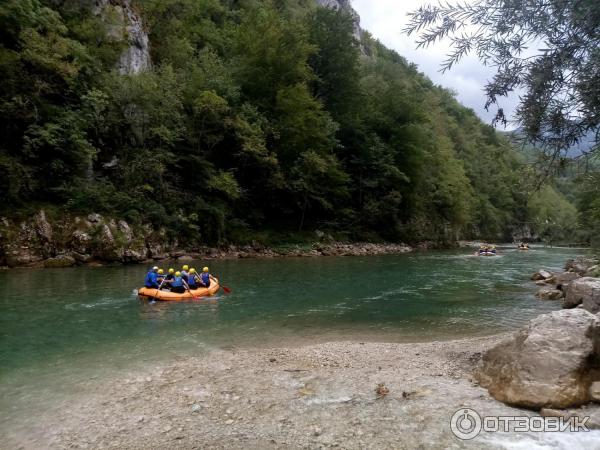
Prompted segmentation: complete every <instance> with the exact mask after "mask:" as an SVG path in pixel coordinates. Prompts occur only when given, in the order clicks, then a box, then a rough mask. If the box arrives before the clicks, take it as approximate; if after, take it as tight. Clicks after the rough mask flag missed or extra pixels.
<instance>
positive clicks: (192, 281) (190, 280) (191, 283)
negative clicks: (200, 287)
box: [187, 273, 197, 287]
mask: <svg viewBox="0 0 600 450" xmlns="http://www.w3.org/2000/svg"><path fill="white" fill-rule="evenodd" d="M196 277H197V275H196V274H195V273H193V274H188V277H187V283H188V285H189V286H190V287H196Z"/></svg>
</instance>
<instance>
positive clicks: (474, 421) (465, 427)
mask: <svg viewBox="0 0 600 450" xmlns="http://www.w3.org/2000/svg"><path fill="white" fill-rule="evenodd" d="M450 429H451V430H452V433H454V436H456V437H457V438H459V439H463V440H465V441H468V440H470V439H473V438H474V437H476V436H477V435H479V433H481V416H480V415H479V414H477V412H476V411H473V410H472V409H469V408H465V409H459V410H458V411H456V412H455V413H454V415H453V416H452V419H450Z"/></svg>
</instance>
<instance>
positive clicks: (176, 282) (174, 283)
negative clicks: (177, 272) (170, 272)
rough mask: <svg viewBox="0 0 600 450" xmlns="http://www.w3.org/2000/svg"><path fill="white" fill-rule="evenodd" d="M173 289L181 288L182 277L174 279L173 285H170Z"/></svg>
mask: <svg viewBox="0 0 600 450" xmlns="http://www.w3.org/2000/svg"><path fill="white" fill-rule="evenodd" d="M171 286H173V287H183V278H182V277H174V278H173V283H172V284H171Z"/></svg>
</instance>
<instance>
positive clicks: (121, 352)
mask: <svg viewBox="0 0 600 450" xmlns="http://www.w3.org/2000/svg"><path fill="white" fill-rule="evenodd" d="M583 252H584V250H580V249H545V248H541V247H540V248H535V250H533V251H530V252H518V251H516V250H513V249H512V248H506V249H505V250H504V251H503V254H502V255H501V256H498V257H490V258H483V257H481V258H480V257H473V256H471V254H470V252H469V251H467V250H464V251H453V252H430V253H419V254H409V255H401V256H378V257H353V258H311V259H307V258H306V259H305V258H302V259H274V260H269V259H264V260H235V261H215V262H212V263H211V269H212V272H213V273H214V274H215V275H216V276H218V277H219V278H220V279H221V280H222V283H223V284H225V285H227V286H229V287H230V288H231V289H232V290H233V293H232V294H231V295H228V296H225V295H223V294H220V295H218V296H216V297H214V298H212V299H209V300H205V301H199V302H187V303H149V302H148V301H142V300H139V299H138V298H137V297H136V295H135V294H134V293H133V291H134V289H136V288H137V287H139V286H140V285H141V282H142V280H143V277H144V274H145V271H146V268H144V267H142V266H128V267H103V268H73V269H56V270H52V269H45V270H11V271H6V272H0V299H1V300H0V301H1V302H2V311H3V313H2V314H1V315H0V322H1V325H0V330H1V341H0V342H1V344H0V367H2V372H1V375H0V376H1V378H0V397H1V399H2V400H0V402H2V403H1V404H0V412H3V416H4V418H5V419H7V418H12V419H15V418H16V417H18V416H19V414H20V412H22V411H23V408H24V409H25V410H26V409H27V408H28V407H32V405H37V406H38V407H39V405H40V404H48V405H50V404H53V403H54V404H56V403H57V402H58V403H60V401H61V400H62V399H63V396H64V395H66V394H67V393H69V394H71V395H72V394H73V393H74V392H76V391H77V389H78V385H79V383H81V384H82V386H85V385H86V384H87V383H89V382H90V381H89V380H93V379H94V377H101V376H102V375H103V374H105V373H109V372H113V371H114V370H115V369H120V368H124V369H130V368H133V367H136V366H139V367H143V366H144V365H146V364H148V363H149V362H154V361H162V360H165V359H169V358H173V357H177V356H180V355H188V354H194V353H198V352H202V351H206V350H209V349H211V348H215V347H231V346H235V347H240V346H263V345H269V346H270V345H294V344H298V343H305V342H322V341H328V340H346V339H352V340H386V341H419V340H432V339H440V338H457V337H466V336H473V335H483V334H492V333H496V332H501V331H506V330H512V329H515V328H517V327H519V326H520V325H522V324H523V323H525V322H526V321H527V320H529V319H530V318H532V317H535V316H536V315H538V314H540V313H544V312H548V311H551V310H555V309H558V308H559V307H560V304H559V303H558V302H542V301H538V300H535V299H534V297H533V294H534V293H535V289H536V287H535V286H534V284H533V283H532V282H531V281H530V280H529V277H530V275H531V273H532V272H534V271H535V270H538V269H540V268H548V269H560V268H561V267H562V266H563V265H564V263H565V261H566V259H567V258H569V257H573V256H575V255H577V254H581V253H583ZM202 265H203V264H201V263H198V264H197V266H202Z"/></svg>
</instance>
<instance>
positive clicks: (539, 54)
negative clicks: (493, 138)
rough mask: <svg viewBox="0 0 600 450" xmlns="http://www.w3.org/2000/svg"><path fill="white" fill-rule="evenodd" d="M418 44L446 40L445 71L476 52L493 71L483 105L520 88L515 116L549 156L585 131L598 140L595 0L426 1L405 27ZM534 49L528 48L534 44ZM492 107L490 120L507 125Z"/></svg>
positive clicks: (599, 10) (598, 13)
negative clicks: (446, 57) (431, 3)
mask: <svg viewBox="0 0 600 450" xmlns="http://www.w3.org/2000/svg"><path fill="white" fill-rule="evenodd" d="M404 31H405V32H407V33H408V34H409V35H410V34H412V33H416V34H418V35H419V36H418V39H417V45H418V47H426V46H428V45H430V44H433V43H435V42H436V41H439V40H442V39H445V38H448V39H449V40H450V43H451V47H452V51H451V53H450V54H449V55H448V59H447V60H446V61H445V62H444V63H443V65H442V70H443V71H445V70H449V69H451V68H452V66H453V65H454V64H455V63H457V62H458V61H459V60H460V59H461V58H462V57H463V56H465V55H466V54H468V53H471V52H472V53H475V54H476V55H477V56H478V57H479V59H480V60H481V61H482V62H483V63H484V64H486V65H490V66H492V67H495V68H496V74H495V75H494V77H493V78H492V79H491V80H490V81H489V82H488V84H487V85H486V87H485V93H486V96H487V101H486V104H485V106H486V108H489V107H490V106H492V105H498V101H499V98H500V97H504V96H507V95H509V94H510V93H511V92H515V91H517V92H519V91H523V94H522V95H521V99H520V104H519V107H518V109H517V111H516V121H517V123H518V124H519V126H520V127H521V128H522V131H523V132H524V134H525V136H526V138H527V140H528V141H529V142H530V143H533V144H534V145H536V146H538V147H540V148H542V149H543V150H544V151H545V152H546V154H547V155H549V156H550V161H551V162H556V161H557V160H558V159H559V158H560V157H561V155H563V154H564V153H565V152H566V150H568V149H569V148H571V147H572V146H573V145H574V144H576V143H577V142H578V141H579V140H580V139H581V138H582V137H584V136H586V135H588V134H589V133H594V134H595V149H596V151H598V148H599V143H600V140H599V139H600V76H599V74H600V2H598V1H597V0H475V1H474V2H472V3H455V4H449V3H445V4H441V3H440V4H439V5H437V6H432V5H427V6H423V7H421V8H419V9H418V10H417V11H415V12H413V13H411V14H410V22H409V24H408V26H407V27H406V28H405V30H404ZM534 49H535V50H534ZM507 120H508V119H507V117H506V116H505V114H504V111H503V109H502V108H500V107H498V111H497V114H496V118H495V122H496V123H497V122H501V123H504V124H506V123H507Z"/></svg>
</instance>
